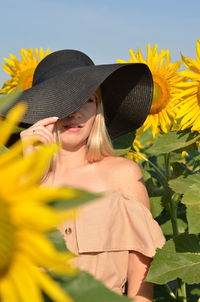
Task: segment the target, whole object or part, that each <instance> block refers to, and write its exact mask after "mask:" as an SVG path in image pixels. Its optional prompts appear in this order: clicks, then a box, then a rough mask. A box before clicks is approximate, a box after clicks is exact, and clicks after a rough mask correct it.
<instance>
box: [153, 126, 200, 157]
mask: <svg viewBox="0 0 200 302" xmlns="http://www.w3.org/2000/svg"><path fill="white" fill-rule="evenodd" d="M198 139H200V134H199V133H198V132H192V133H191V132H190V130H189V129H186V130H183V131H172V132H168V133H166V134H163V135H161V136H160V137H159V138H158V139H157V140H156V141H155V143H154V144H153V145H152V146H151V147H150V148H149V149H148V153H149V154H154V155H159V154H166V153H169V152H172V151H176V150H180V149H184V148H185V147H188V146H189V145H191V144H193V143H194V142H196V141H197V140H198Z"/></svg>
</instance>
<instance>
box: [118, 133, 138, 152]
mask: <svg viewBox="0 0 200 302" xmlns="http://www.w3.org/2000/svg"><path fill="white" fill-rule="evenodd" d="M134 138H135V133H133V132H129V133H128V134H125V135H122V136H120V137H118V138H116V139H114V140H113V141H112V144H113V148H114V150H115V155H116V156H124V155H126V154H127V153H128V152H129V151H130V149H131V147H132V143H133V140H134Z"/></svg>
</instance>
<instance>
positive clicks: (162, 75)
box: [117, 44, 182, 137]
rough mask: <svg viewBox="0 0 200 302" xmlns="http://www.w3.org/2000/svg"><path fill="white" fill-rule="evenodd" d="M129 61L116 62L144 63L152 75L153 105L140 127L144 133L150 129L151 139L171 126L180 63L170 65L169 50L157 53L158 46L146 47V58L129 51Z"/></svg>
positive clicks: (177, 90) (138, 53)
mask: <svg viewBox="0 0 200 302" xmlns="http://www.w3.org/2000/svg"><path fill="white" fill-rule="evenodd" d="M130 56H131V58H130V60H129V61H128V62H126V61H124V60H117V62H119V63H136V62H139V63H145V64H147V65H148V67H149V69H150V70H151V72H152V75H153V82H154V94H153V103H152V106H151V110H150V113H149V115H148V117H147V119H146V121H145V122H144V124H143V126H142V127H141V129H140V131H141V132H144V131H145V130H147V129H148V128H150V127H151V128H152V135H153V137H155V136H156V134H157V133H158V132H160V130H161V131H163V132H168V131H169V129H170V127H171V126H172V124H173V119H174V118H175V113H174V110H173V106H174V104H175V103H176V99H177V98H178V93H179V90H180V88H178V87H177V84H178V83H180V82H181V80H182V78H181V77H180V76H179V75H178V70H179V68H180V64H181V62H176V63H171V62H170V52H169V50H163V49H161V51H160V54H159V53H158V45H154V46H153V47H152V48H151V45H150V44H148V45H147V58H146V59H144V58H143V55H142V53H141V51H140V49H138V51H137V52H134V51H133V50H132V49H130Z"/></svg>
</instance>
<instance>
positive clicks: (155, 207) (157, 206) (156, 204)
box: [150, 196, 164, 218]
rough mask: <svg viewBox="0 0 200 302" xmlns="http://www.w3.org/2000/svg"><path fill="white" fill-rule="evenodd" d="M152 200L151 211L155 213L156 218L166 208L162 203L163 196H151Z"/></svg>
mask: <svg viewBox="0 0 200 302" xmlns="http://www.w3.org/2000/svg"><path fill="white" fill-rule="evenodd" d="M150 202H151V213H152V215H153V218H156V217H158V216H159V215H160V214H161V213H162V211H163V209H164V207H163V205H162V196H153V197H150Z"/></svg>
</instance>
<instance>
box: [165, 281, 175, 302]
mask: <svg viewBox="0 0 200 302" xmlns="http://www.w3.org/2000/svg"><path fill="white" fill-rule="evenodd" d="M164 286H165V289H166V291H167V293H168V294H169V296H170V297H172V298H173V299H174V300H176V295H175V294H174V292H173V291H172V290H171V288H170V287H169V285H168V284H165V285H164Z"/></svg>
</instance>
